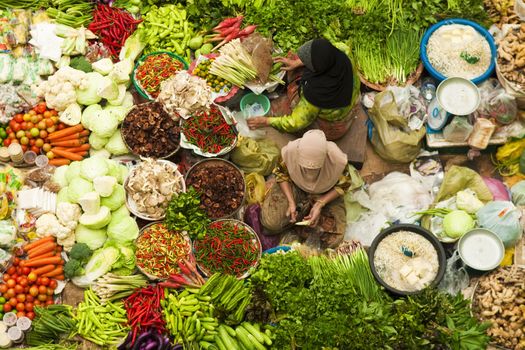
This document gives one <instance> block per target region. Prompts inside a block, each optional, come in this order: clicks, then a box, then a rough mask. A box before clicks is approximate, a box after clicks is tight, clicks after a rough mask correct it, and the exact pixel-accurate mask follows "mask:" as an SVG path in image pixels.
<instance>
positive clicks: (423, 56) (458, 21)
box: [419, 18, 497, 84]
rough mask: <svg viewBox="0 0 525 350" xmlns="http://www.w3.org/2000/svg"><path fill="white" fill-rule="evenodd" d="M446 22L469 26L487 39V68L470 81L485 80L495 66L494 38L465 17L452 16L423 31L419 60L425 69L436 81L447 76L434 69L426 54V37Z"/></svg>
mask: <svg viewBox="0 0 525 350" xmlns="http://www.w3.org/2000/svg"><path fill="white" fill-rule="evenodd" d="M448 24H462V25H467V26H471V27H473V28H474V29H475V30H476V31H478V32H479V33H480V34H481V35H482V36H483V37H484V38H485V39H486V40H487V41H488V43H489V46H490V52H491V53H492V58H491V60H490V65H489V68H488V69H487V70H486V71H485V73H483V74H482V75H480V76H479V77H477V78H474V79H472V80H471V81H472V82H473V83H474V84H479V83H481V82H483V81H485V80H487V79H488V78H489V77H490V76H491V75H492V72H493V71H494V68H495V66H496V56H497V50H496V44H495V42H494V38H493V37H492V35H491V34H490V33H489V32H488V30H486V29H485V28H483V27H482V26H480V25H479V24H477V23H476V22H472V21H469V20H466V19H462V18H452V19H446V20H443V21H441V22H438V23H436V24H434V25H433V26H432V27H430V28H429V29H428V30H427V31H426V32H425V34H424V35H423V38H422V39H421V45H420V46H419V55H420V56H421V61H422V62H423V65H424V66H425V69H426V70H427V71H428V73H429V74H430V75H431V76H432V77H433V78H435V79H436V80H438V81H442V80H445V79H446V78H448V77H446V76H444V75H443V74H441V73H439V72H438V71H437V70H435V69H434V67H432V65H431V64H430V61H429V60H428V56H427V43H428V39H429V38H430V36H431V35H432V34H433V33H434V32H435V31H436V30H437V29H438V28H440V27H441V26H444V25H448Z"/></svg>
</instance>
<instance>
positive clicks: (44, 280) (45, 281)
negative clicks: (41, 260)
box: [40, 277, 49, 286]
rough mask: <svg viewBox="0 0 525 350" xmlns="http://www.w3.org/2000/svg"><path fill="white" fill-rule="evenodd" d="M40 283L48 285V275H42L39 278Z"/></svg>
mask: <svg viewBox="0 0 525 350" xmlns="http://www.w3.org/2000/svg"><path fill="white" fill-rule="evenodd" d="M40 284H41V285H43V286H49V277H42V278H41V279H40Z"/></svg>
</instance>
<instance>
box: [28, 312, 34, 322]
mask: <svg viewBox="0 0 525 350" xmlns="http://www.w3.org/2000/svg"><path fill="white" fill-rule="evenodd" d="M26 317H27V318H29V319H30V320H31V321H32V320H33V319H34V318H35V313H34V312H33V311H30V312H27V313H26Z"/></svg>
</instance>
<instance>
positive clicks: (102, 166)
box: [80, 157, 108, 181]
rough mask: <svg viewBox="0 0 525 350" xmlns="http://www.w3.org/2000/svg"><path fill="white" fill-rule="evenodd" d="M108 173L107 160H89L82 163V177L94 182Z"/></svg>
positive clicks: (98, 158)
mask: <svg viewBox="0 0 525 350" xmlns="http://www.w3.org/2000/svg"><path fill="white" fill-rule="evenodd" d="M107 173H108V165H107V163H106V160H105V159H103V158H100V157H93V158H87V159H84V160H83V161H82V167H81V171H80V176H82V177H83V178H85V179H87V180H90V181H93V180H94V179H95V178H96V177H99V176H104V175H106V174H107Z"/></svg>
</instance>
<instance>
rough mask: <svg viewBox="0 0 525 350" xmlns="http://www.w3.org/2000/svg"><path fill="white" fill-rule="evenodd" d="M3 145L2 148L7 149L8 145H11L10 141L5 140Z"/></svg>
mask: <svg viewBox="0 0 525 350" xmlns="http://www.w3.org/2000/svg"><path fill="white" fill-rule="evenodd" d="M3 144H4V147H9V145H10V144H11V139H5V140H4V142H3Z"/></svg>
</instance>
